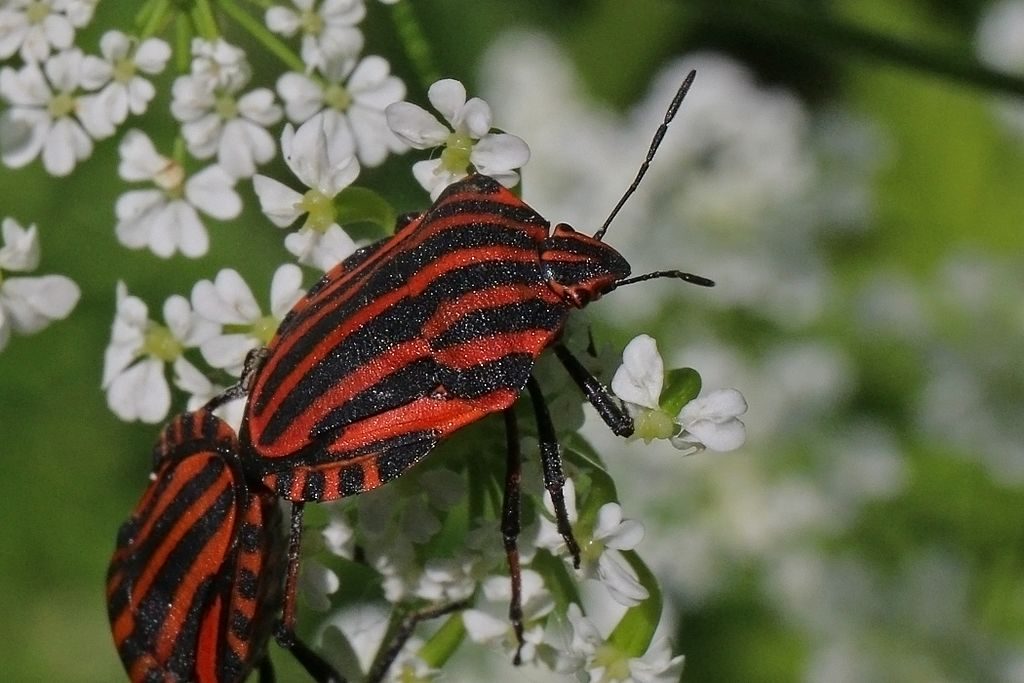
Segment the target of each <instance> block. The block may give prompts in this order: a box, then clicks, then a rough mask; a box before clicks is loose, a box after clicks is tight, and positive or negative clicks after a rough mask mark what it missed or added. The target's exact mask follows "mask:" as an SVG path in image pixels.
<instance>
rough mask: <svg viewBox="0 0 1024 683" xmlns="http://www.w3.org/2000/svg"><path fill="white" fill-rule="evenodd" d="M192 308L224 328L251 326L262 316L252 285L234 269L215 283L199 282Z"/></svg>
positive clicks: (221, 274) (193, 292) (224, 270)
mask: <svg viewBox="0 0 1024 683" xmlns="http://www.w3.org/2000/svg"><path fill="white" fill-rule="evenodd" d="M192 307H193V308H194V309H195V311H196V313H198V314H199V315H201V316H203V317H204V318H206V319H207V320H210V321H212V322H215V323H219V324H221V325H245V324H251V323H253V322H255V321H256V320H258V319H259V318H260V316H261V315H262V311H260V306H259V304H258V303H256V297H254V296H253V295H252V290H251V289H249V285H247V284H246V282H245V280H243V279H242V276H241V275H239V274H238V271H236V270H234V269H232V268H224V269H222V270H221V271H220V272H219V273H217V276H216V277H215V278H214V280H213V281H212V282H211V281H210V280H200V281H199V282H197V283H196V284H195V286H194V287H192ZM217 367H220V366H217Z"/></svg>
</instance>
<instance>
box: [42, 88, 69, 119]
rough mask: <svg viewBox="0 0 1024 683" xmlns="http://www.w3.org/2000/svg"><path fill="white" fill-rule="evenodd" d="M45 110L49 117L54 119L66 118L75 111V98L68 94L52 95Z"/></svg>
mask: <svg viewBox="0 0 1024 683" xmlns="http://www.w3.org/2000/svg"><path fill="white" fill-rule="evenodd" d="M46 109H47V111H48V112H49V114H50V116H51V117H53V118H55V119H59V118H61V117H63V116H68V115H69V114H71V112H73V111H74V110H75V98H74V96H73V95H72V94H71V93H69V92H62V93H60V94H57V95H54V96H53V98H52V99H51V100H50V103H49V104H48V105H47V107H46Z"/></svg>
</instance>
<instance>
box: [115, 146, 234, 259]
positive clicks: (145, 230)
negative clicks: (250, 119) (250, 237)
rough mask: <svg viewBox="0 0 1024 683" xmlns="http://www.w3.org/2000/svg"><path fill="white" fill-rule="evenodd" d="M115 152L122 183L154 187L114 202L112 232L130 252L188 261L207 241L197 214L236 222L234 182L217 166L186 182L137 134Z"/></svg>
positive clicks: (182, 173) (182, 172) (203, 251)
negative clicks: (177, 256) (175, 256)
mask: <svg viewBox="0 0 1024 683" xmlns="http://www.w3.org/2000/svg"><path fill="white" fill-rule="evenodd" d="M118 152H119V153H120V155H121V163H120V165H119V166H118V173H119V174H120V176H121V178H123V179H124V180H127V181H129V182H145V181H149V182H152V183H153V184H154V185H155V186H156V187H155V188H151V189H145V190H129V191H128V192H125V193H124V194H122V195H121V196H120V197H118V199H117V204H116V206H115V213H116V215H117V226H116V227H115V232H116V234H117V239H118V241H120V242H121V244H123V245H124V246H126V247H128V248H129V249H145V248H148V249H149V250H150V251H152V252H153V253H154V254H156V255H157V256H160V257H161V258H169V257H170V256H172V255H173V254H174V253H175V252H178V251H180V252H181V253H182V254H184V255H185V256H188V257H190V258H197V257H199V256H203V255H204V254H206V252H207V250H209V247H210V239H209V236H208V235H207V234H206V227H205V226H204V225H203V223H202V221H201V220H200V219H199V211H202V212H203V213H205V214H207V215H209V216H211V217H213V218H216V219H218V220H229V219H231V218H236V217H237V216H238V215H239V214H240V213H241V211H242V200H241V198H239V196H238V194H237V193H236V192H235V189H234V184H235V181H234V179H233V178H232V177H231V176H230V175H228V174H227V173H226V172H225V171H224V169H222V168H221V167H220V166H217V165H212V166H207V167H206V168H205V169H203V170H201V171H199V172H198V173H195V174H194V175H192V176H191V177H188V178H186V176H185V169H184V168H182V167H181V165H180V164H179V163H178V162H176V161H175V160H173V159H171V158H169V157H165V156H162V155H161V154H159V153H157V151H156V148H155V147H153V143H152V141H150V139H149V137H147V136H146V134H145V133H143V132H142V131H139V130H130V131H128V132H127V133H126V134H125V136H124V138H123V139H122V140H121V144H120V146H119V147H118Z"/></svg>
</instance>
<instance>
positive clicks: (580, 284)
mask: <svg viewBox="0 0 1024 683" xmlns="http://www.w3.org/2000/svg"><path fill="white" fill-rule="evenodd" d="M540 258H541V262H542V263H543V264H544V270H545V273H546V274H547V276H548V285H549V286H550V287H551V289H552V290H554V292H555V293H556V294H558V296H560V297H561V298H562V300H563V301H565V302H566V304H568V305H570V306H573V307H575V308H583V307H584V306H586V305H587V304H588V303H590V302H591V301H593V300H594V299H597V298H598V297H600V296H601V295H602V294H604V293H605V292H606V291H608V290H610V289H612V288H613V285H614V283H615V282H617V281H618V280H621V279H622V278H624V277H626V276H627V275H629V264H628V263H626V259H624V258H623V257H622V254H620V253H619V252H617V251H615V249H613V248H612V247H610V246H608V245H607V244H605V243H604V242H601V241H600V240H596V239H594V238H593V237H591V236H590V235H584V234H583V233H580V232H577V231H576V230H574V229H573V228H572V227H570V226H568V225H566V224H565V223H559V224H558V225H556V226H555V229H554V230H553V231H552V232H551V235H550V236H549V237H548V238H547V239H546V240H544V243H543V246H542V248H541V255H540Z"/></svg>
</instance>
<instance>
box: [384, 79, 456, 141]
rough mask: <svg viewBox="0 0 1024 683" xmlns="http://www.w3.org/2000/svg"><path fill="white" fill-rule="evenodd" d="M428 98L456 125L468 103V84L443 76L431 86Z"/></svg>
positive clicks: (435, 107) (442, 114)
mask: <svg viewBox="0 0 1024 683" xmlns="http://www.w3.org/2000/svg"><path fill="white" fill-rule="evenodd" d="M427 99H429V100H430V104H432V105H433V107H434V109H436V110H437V111H439V112H440V113H441V116H443V117H444V118H445V119H446V120H447V121H448V123H450V124H452V125H453V126H454V125H456V123H457V121H458V118H459V115H460V114H461V112H462V108H463V107H464V106H465V105H466V86H464V85H462V83H460V82H459V81H457V80H455V79H453V78H443V79H441V80H439V81H437V82H435V83H434V84H433V85H431V86H430V88H429V89H428V90H427ZM395 132H398V131H395Z"/></svg>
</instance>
